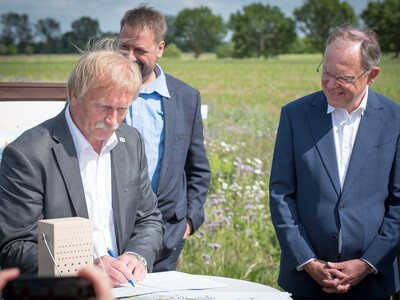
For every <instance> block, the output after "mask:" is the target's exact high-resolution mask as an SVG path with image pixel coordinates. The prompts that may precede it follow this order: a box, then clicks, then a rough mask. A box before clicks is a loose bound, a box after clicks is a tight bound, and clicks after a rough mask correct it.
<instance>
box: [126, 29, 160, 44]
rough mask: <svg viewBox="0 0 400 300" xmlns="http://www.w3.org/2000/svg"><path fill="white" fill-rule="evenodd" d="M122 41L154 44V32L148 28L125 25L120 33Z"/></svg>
mask: <svg viewBox="0 0 400 300" xmlns="http://www.w3.org/2000/svg"><path fill="white" fill-rule="evenodd" d="M120 43H121V44H125V45H136V44H149V45H150V44H151V45H152V44H153V43H154V32H153V31H152V30H150V29H148V28H143V29H140V28H133V27H132V26H129V25H124V26H123V27H122V29H121V33H120Z"/></svg>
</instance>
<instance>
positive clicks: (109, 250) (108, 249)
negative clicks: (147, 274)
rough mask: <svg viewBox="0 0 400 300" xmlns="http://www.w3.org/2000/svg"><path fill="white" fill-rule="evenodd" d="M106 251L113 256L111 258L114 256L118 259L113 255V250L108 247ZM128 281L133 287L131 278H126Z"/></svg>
mask: <svg viewBox="0 0 400 300" xmlns="http://www.w3.org/2000/svg"><path fill="white" fill-rule="evenodd" d="M107 253H108V254H109V255H110V256H111V257H113V258H115V259H116V260H118V258H117V257H116V256H115V254H114V252H113V251H112V250H111V249H110V248H107ZM128 282H129V283H130V284H131V285H132V286H133V287H135V285H134V284H133V281H132V280H129V279H128Z"/></svg>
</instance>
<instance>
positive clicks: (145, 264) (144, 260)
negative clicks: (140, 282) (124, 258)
mask: <svg viewBox="0 0 400 300" xmlns="http://www.w3.org/2000/svg"><path fill="white" fill-rule="evenodd" d="M124 254H131V255H133V256H136V258H137V259H138V260H139V261H140V262H141V263H142V265H143V266H144V267H145V269H146V270H147V260H146V259H145V258H144V257H143V256H141V255H140V254H137V253H136V252H125V253H124Z"/></svg>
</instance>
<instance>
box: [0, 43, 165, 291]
mask: <svg viewBox="0 0 400 300" xmlns="http://www.w3.org/2000/svg"><path fill="white" fill-rule="evenodd" d="M114 44H115V43H114V40H111V39H104V40H100V41H98V42H97V43H95V44H94V45H93V48H92V49H89V50H88V51H86V52H84V55H83V57H82V58H81V59H80V61H79V62H78V64H77V66H76V67H75V68H74V70H73V71H72V73H71V74H70V76H69V79H68V83H67V91H68V105H67V106H66V108H65V109H64V110H63V111H62V112H61V113H60V114H59V115H58V116H56V117H54V118H52V119H50V120H47V121H45V122H44V123H42V124H40V125H38V126H36V127H34V128H32V129H30V130H28V131H26V132H25V133H23V134H22V135H21V136H20V137H18V138H17V139H16V140H15V141H14V142H13V143H11V144H9V145H8V146H7V147H6V148H5V149H4V152H3V158H2V161H1V169H0V265H1V267H2V268H9V267H18V268H19V269H20V270H21V273H31V274H32V273H33V274H34V273H37V271H38V244H37V243H38V241H37V222H38V220H41V219H53V218H65V217H74V216H79V217H84V218H90V219H91V220H92V222H93V241H94V252H95V256H97V257H101V258H102V261H101V262H102V263H103V265H104V268H105V270H106V272H107V274H108V275H109V276H110V277H111V280H112V282H113V284H114V285H117V284H119V283H125V282H127V279H128V280H133V281H134V282H135V281H137V280H141V279H143V277H144V276H145V275H146V274H147V269H148V270H149V271H151V270H152V266H153V263H154V260H155V258H156V256H157V254H158V253H159V251H160V249H161V248H162V238H163V232H164V226H163V223H162V218H161V213H160V211H159V210H158V208H157V198H156V196H155V195H154V193H153V192H152V189H151V185H150V180H149V176H148V173H147V162H146V156H145V152H144V144H143V140H142V138H141V136H140V134H139V133H138V132H137V130H135V129H133V128H132V127H130V126H128V125H126V124H121V122H122V121H123V120H124V118H125V115H126V113H127V112H128V109H129V106H130V105H131V101H132V99H135V98H136V97H137V95H138V92H139V88H140V85H141V75H140V70H139V68H138V67H137V65H136V64H132V63H131V62H129V61H128V60H126V59H125V58H124V57H123V56H122V55H120V54H119V53H118V52H117V50H115V48H114V47H113V45H114ZM10 113H11V112H10ZM107 248H110V249H111V250H112V251H113V252H114V253H116V254H117V253H118V255H120V256H119V257H118V260H117V259H114V258H112V257H110V256H108V254H107ZM96 262H97V263H99V260H96Z"/></svg>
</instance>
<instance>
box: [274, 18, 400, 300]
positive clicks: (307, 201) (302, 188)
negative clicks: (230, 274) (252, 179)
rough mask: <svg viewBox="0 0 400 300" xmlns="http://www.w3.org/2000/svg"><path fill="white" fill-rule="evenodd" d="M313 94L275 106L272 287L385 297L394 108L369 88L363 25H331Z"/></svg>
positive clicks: (393, 227) (395, 173) (370, 62)
mask: <svg viewBox="0 0 400 300" xmlns="http://www.w3.org/2000/svg"><path fill="white" fill-rule="evenodd" d="M326 45H327V47H326V50H325V54H324V60H323V62H322V64H321V66H320V67H319V68H318V72H319V73H320V74H321V85H322V90H323V91H319V92H316V93H313V94H310V95H308V96H305V97H302V98H300V99H298V100H296V101H294V102H292V103H289V104H287V105H286V106H284V107H283V108H282V112H281V119H280V123H279V129H278V134H277V138H276V144H275V152H274V158H273V163H272V170H271V178H270V208H271V216H272V221H273V223H274V226H275V230H276V233H277V236H278V240H279V243H280V246H281V249H282V255H281V264H280V274H279V279H278V283H279V284H280V286H281V287H282V288H283V289H285V290H286V291H288V292H290V293H292V295H293V296H292V298H293V299H294V300H300V299H331V300H336V299H389V298H390V295H392V294H394V293H396V292H397V291H398V290H399V288H400V284H399V272H398V264H397V254H398V253H399V248H400V105H399V104H397V103H395V102H394V101H392V100H390V99H388V98H387V97H385V96H383V95H380V94H378V93H376V92H374V91H373V90H371V89H370V88H369V85H370V84H372V83H373V82H374V80H375V79H376V77H377V75H378V73H379V70H380V69H379V61H380V48H379V43H378V41H377V37H376V35H375V34H374V32H373V31H372V30H365V31H359V30H357V29H355V28H354V27H352V26H351V25H348V24H346V25H342V26H339V27H337V28H335V29H334V30H333V31H332V33H331V35H330V37H329V38H328V40H327V44H326Z"/></svg>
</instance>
